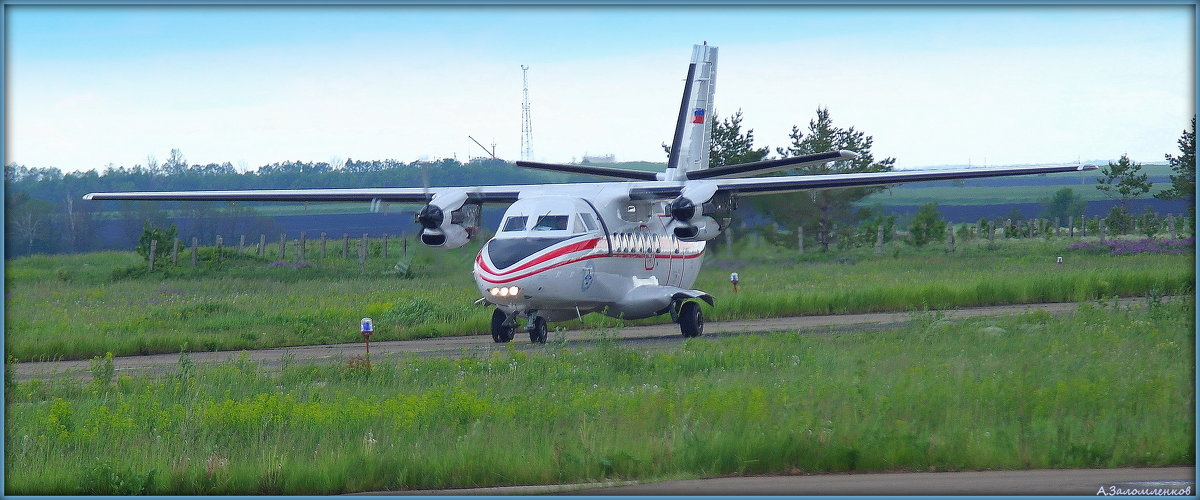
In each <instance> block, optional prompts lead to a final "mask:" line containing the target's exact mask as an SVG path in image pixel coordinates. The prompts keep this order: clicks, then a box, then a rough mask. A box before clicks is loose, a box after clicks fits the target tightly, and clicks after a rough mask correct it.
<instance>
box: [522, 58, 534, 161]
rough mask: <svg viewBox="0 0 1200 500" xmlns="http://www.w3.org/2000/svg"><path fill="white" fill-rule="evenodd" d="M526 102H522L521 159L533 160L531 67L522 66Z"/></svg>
mask: <svg viewBox="0 0 1200 500" xmlns="http://www.w3.org/2000/svg"><path fill="white" fill-rule="evenodd" d="M521 78H522V79H523V80H524V81H525V90H524V91H523V92H524V94H525V100H523V101H522V102H521V159H522V160H533V125H532V124H531V123H530V121H529V66H526V65H524V64H522V65H521Z"/></svg>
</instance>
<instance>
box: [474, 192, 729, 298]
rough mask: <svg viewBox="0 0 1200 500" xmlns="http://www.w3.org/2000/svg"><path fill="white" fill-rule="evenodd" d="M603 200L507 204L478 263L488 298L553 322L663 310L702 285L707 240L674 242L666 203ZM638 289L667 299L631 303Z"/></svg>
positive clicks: (554, 198) (527, 200) (545, 199)
mask: <svg viewBox="0 0 1200 500" xmlns="http://www.w3.org/2000/svg"><path fill="white" fill-rule="evenodd" d="M600 195H601V196H596V194H595V193H592V195H591V196H589V197H588V198H586V199H585V198H583V197H581V196H573V195H570V194H564V195H562V196H537V197H531V198H525V199H521V200H518V201H517V202H516V203H513V204H512V205H511V206H509V208H508V210H507V211H506V212H505V214H504V218H503V219H502V221H501V223H500V227H499V230H498V231H497V232H496V236H495V237H494V238H492V239H491V240H490V241H488V242H487V243H486V244H485V245H484V247H483V249H482V250H480V252H479V254H478V255H477V256H476V258H475V266H474V276H475V283H476V285H477V286H478V287H479V290H480V292H481V293H482V294H483V296H484V297H485V298H486V299H487V300H488V301H489V302H491V303H493V304H495V305H496V306H497V307H499V308H500V309H501V310H503V311H505V312H506V313H509V314H513V313H517V314H520V315H525V314H526V313H528V312H530V311H537V314H538V315H539V316H541V317H543V318H545V319H546V320H547V321H562V320H566V319H571V318H574V317H576V316H580V315H583V314H587V313H591V312H600V313H602V314H606V315H609V316H613V317H623V318H626V319H637V318H645V317H649V316H654V315H657V314H662V313H663V312H665V311H664V308H665V307H666V306H667V305H669V304H670V298H669V295H670V294H669V293H666V292H667V291H669V290H670V289H671V288H681V289H686V288H690V287H691V286H692V284H693V283H694V282H695V281H696V277H697V275H698V273H699V271H700V265H701V261H702V260H703V258H704V247H705V242H703V241H695V242H689V241H681V240H680V239H678V238H676V237H675V236H674V235H673V234H672V232H671V231H670V230H669V227H668V225H669V222H670V216H669V215H668V214H667V213H666V211H665V208H664V205H665V203H663V202H637V201H632V202H631V201H628V200H627V198H626V199H622V197H621V194H619V193H614V196H611V197H606V196H603V192H601V193H600ZM513 287H516V293H515V294H514V293H511V292H512V290H513ZM639 287H641V288H643V289H644V292H645V293H647V294H653V295H658V296H662V297H663V298H662V299H661V300H649V301H646V300H640V299H639V300H631V299H633V297H631V293H632V292H634V290H635V289H638V288H639ZM664 293H666V295H664ZM633 295H637V294H636V293H634V294H633Z"/></svg>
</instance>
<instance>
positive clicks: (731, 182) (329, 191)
mask: <svg viewBox="0 0 1200 500" xmlns="http://www.w3.org/2000/svg"><path fill="white" fill-rule="evenodd" d="M1095 169H1096V166H1095V165H1071V166H1053V167H1011V168H993V169H959V170H908V171H904V170H901V171H892V172H864V173H853V174H825V175H790V176H779V177H751V178H732V179H697V180H690V181H642V182H637V181H634V182H594V183H569V184H525V185H502V186H449V187H433V188H429V189H423V188H324V189H263V190H245V191H144V192H123V193H91V194H87V195H84V197H83V199H85V200H145V201H283V202H321V201H343V202H347V201H367V202H375V201H381V202H390V203H429V201H430V200H431V198H432V197H434V196H438V195H449V196H461V195H464V194H465V195H466V199H467V201H470V202H472V203H512V202H515V201H517V199H518V198H522V197H528V196H538V195H551V194H557V195H577V196H584V197H586V196H589V195H592V194H595V193H596V192H598V191H600V190H602V189H606V188H618V189H622V190H627V191H628V193H629V198H630V199H638V200H670V199H673V198H675V197H678V196H680V195H681V194H682V193H683V191H684V187H685V186H692V187H693V188H701V191H708V192H709V196H711V194H712V193H713V192H727V193H735V194H739V195H756V194H772V193H788V192H793V191H806V190H810V189H834V188H848V187H863V186H886V185H889V184H902V183H907V182H925V181H944V180H955V179H976V178H982V177H1001V176H1013V175H1034V174H1052V173H1059V172H1075V171H1082V170H1095Z"/></svg>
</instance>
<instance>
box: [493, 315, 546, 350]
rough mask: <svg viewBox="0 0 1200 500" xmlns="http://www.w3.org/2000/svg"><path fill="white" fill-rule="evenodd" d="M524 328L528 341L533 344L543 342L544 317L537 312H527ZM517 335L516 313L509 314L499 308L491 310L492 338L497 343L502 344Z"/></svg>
mask: <svg viewBox="0 0 1200 500" xmlns="http://www.w3.org/2000/svg"><path fill="white" fill-rule="evenodd" d="M525 329H526V330H527V331H528V332H529V341H530V342H532V343H534V344H545V343H546V337H547V330H548V328H547V327H546V319H545V318H543V317H541V316H538V315H537V312H531V313H530V314H529V321H528V322H527V323H526V324H525ZM516 335H517V315H516V314H513V315H512V316H509V315H508V314H505V313H504V311H501V310H500V309H495V310H493V311H492V340H493V341H495V342H496V343H497V344H504V343H507V342H510V341H512V339H513V337H516Z"/></svg>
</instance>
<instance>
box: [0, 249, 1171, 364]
mask: <svg viewBox="0 0 1200 500" xmlns="http://www.w3.org/2000/svg"><path fill="white" fill-rule="evenodd" d="M1070 241H1071V240H1066V239H1058V240H1051V241H1048V242H1047V241H1040V240H1039V241H1026V240H1022V241H1013V242H997V243H994V244H987V243H975V244H965V245H960V246H959V249H958V251H956V252H955V253H953V254H949V255H947V254H946V253H944V251H942V250H941V249H940V248H924V249H914V248H911V247H907V246H902V245H899V244H890V245H889V248H888V249H887V251H885V252H884V254H883V255H879V256H876V255H874V253H873V252H872V251H871V250H870V249H856V250H850V251H843V252H838V253H836V254H831V255H826V254H820V253H816V252H809V253H807V254H804V255H797V254H796V253H795V251H794V250H789V249H780V248H772V247H764V248H749V247H748V245H749V243H748V242H745V241H744V242H742V243H739V245H738V248H737V252H738V253H737V255H736V256H731V255H730V254H728V253H727V250H724V249H722V250H718V251H717V252H710V255H709V257H708V261H709V262H707V263H706V267H705V268H704V270H703V271H702V272H701V276H700V279H699V280H698V282H697V283H696V287H697V288H701V289H704V290H707V291H709V292H711V293H713V294H715V295H716V296H717V307H715V308H712V309H708V310H706V312H705V314H706V316H707V318H708V319H709V320H722V319H736V318H751V317H765V316H783V315H796V314H830V313H853V312H872V311H905V310H918V309H923V308H941V307H967V306H978V305H993V304H1019V303H1029V302H1040V301H1080V300H1089V299H1095V298H1099V297H1107V296H1112V295H1145V294H1149V293H1151V292H1156V293H1165V294H1178V293H1187V292H1189V291H1191V290H1192V283H1193V281H1194V277H1195V269H1194V268H1193V266H1192V260H1191V256H1189V255H1118V256H1108V255H1093V254H1087V253H1070V252H1069V251H1067V250H1066V246H1067V244H1068V243H1069V242H1070ZM354 243H355V244H357V242H354ZM371 245H372V252H373V254H372V255H375V256H374V257H371V258H369V259H368V263H367V269H366V272H360V270H359V268H358V264H357V261H356V259H341V258H340V256H338V255H339V254H340V245H338V246H336V248H335V246H334V245H331V247H330V249H329V250H330V251H329V255H330V256H329V257H328V258H326V259H320V258H318V256H317V255H318V254H317V250H316V246H315V245H312V244H310V247H309V252H308V256H307V257H306V262H310V263H311V264H312V265H306V266H304V267H297V266H294V265H293V266H277V265H273V264H274V263H275V259H276V258H277V257H267V258H258V257H254V256H250V255H237V254H236V253H231V254H227V255H226V256H224V257H223V259H222V261H221V263H220V264H218V263H217V262H216V259H215V257H216V255H215V253H214V252H212V251H211V249H205V250H206V251H205V252H204V253H202V257H203V258H205V259H207V260H204V261H203V264H202V265H201V266H200V267H198V268H190V267H187V266H181V267H169V266H168V267H167V268H165V270H163V271H156V272H155V273H146V272H145V271H144V263H140V261H139V259H138V257H137V256H136V255H134V254H132V253H120V252H106V253H98V254H88V255H72V256H56V257H45V256H37V257H29V258H23V259H17V260H14V261H11V262H9V263H8V267H7V275H6V277H5V285H6V286H5V292H6V295H5V306H6V311H5V313H6V314H5V320H6V325H5V326H6V342H7V344H6V347H7V349H8V353H10V354H12V355H14V356H16V357H18V358H20V359H21V360H37V359H51V358H58V359H89V358H91V357H94V356H97V355H102V354H104V353H105V352H112V353H114V354H116V355H129V354H147V353H169V352H179V351H180V350H217V349H221V350H228V349H254V348H265V347H278V346H287V345H306V344H320V343H333V342H354V341H357V340H358V337H357V325H358V320H359V318H362V317H364V316H369V317H371V318H374V319H375V320H376V332H375V336H374V337H373V338H374V339H377V340H391V339H406V338H416V337H430V336H442V335H463V334H481V333H486V332H487V330H488V325H489V318H490V312H491V311H490V310H489V309H487V308H484V307H480V306H475V305H472V303H473V302H474V301H475V300H476V299H477V298H478V297H479V295H478V291H477V290H476V289H475V285H474V283H473V282H472V280H471V276H470V264H469V262H470V260H471V258H472V256H473V255H474V252H475V251H476V250H477V248H475V247H477V245H474V244H473V245H470V246H469V247H468V248H463V249H458V250H453V251H450V252H437V251H433V250H429V249H426V248H423V247H420V246H419V245H415V244H414V245H411V246H410V247H409V252H410V256H411V257H410V259H409V260H410V261H411V264H412V269H414V270H415V274H416V275H415V277H413V278H411V279H405V278H402V277H401V275H399V274H397V273H395V272H392V267H393V265H395V264H396V259H383V258H381V257H379V256H378V254H379V253H380V252H379V250H380V249H379V245H378V242H372V243H371ZM354 248H355V247H352V249H351V254H352V255H357V251H356V250H354ZM391 251H392V255H393V256H395V255H396V254H398V253H399V245H397V244H396V242H395V241H393V242H392V247H391ZM272 252H275V249H274V248H270V249H269V252H268V255H270V254H271V253H272ZM289 252H290V253H289V255H291V256H292V259H294V258H295V253H296V252H295V249H294V248H293V249H292V250H290V251H289ZM1059 255H1063V256H1064V257H1065V263H1064V264H1061V265H1059V264H1056V263H1055V257H1057V256H1059ZM189 259H190V256H189V257H187V258H184V257H183V256H182V255H181V262H186V261H188V260H189ZM288 263H289V264H294V260H291V259H289V261H288ZM732 271H737V272H738V273H739V274H740V276H741V284H740V293H737V294H734V293H732V291H731V290H730V286H729V283H728V276H729V273H730V272H732ZM665 321H669V319H668V318H666V317H665V316H664V317H660V318H654V319H651V320H642V321H639V322H636V323H635V324H645V323H661V322H665ZM617 324H619V322H618V321H617V320H613V319H610V318H605V317H601V316H597V315H591V316H588V317H586V318H585V321H584V322H583V324H582V325H581V324H580V323H577V322H564V323H561V324H560V325H561V326H565V327H568V328H580V327H583V328H597V327H608V326H613V325H617Z"/></svg>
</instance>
